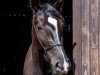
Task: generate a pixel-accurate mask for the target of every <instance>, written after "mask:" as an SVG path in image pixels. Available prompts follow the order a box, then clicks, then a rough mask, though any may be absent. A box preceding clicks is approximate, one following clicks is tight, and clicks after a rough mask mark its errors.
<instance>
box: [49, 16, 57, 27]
mask: <svg viewBox="0 0 100 75" xmlns="http://www.w3.org/2000/svg"><path fill="white" fill-rule="evenodd" d="M48 22H49V23H51V24H52V25H54V26H57V20H56V19H54V18H52V17H48Z"/></svg>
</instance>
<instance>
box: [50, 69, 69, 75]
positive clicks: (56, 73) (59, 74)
mask: <svg viewBox="0 0 100 75" xmlns="http://www.w3.org/2000/svg"><path fill="white" fill-rule="evenodd" d="M52 72H53V75H63V74H68V71H66V72H63V71H60V72H58V71H57V70H56V69H54V68H53V67H52Z"/></svg>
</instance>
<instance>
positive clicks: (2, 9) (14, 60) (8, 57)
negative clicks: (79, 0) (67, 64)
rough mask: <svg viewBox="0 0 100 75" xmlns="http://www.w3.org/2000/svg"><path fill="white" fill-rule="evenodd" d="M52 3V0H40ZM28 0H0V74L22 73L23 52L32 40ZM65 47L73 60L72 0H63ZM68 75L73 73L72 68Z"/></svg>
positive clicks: (12, 74)
mask: <svg viewBox="0 0 100 75" xmlns="http://www.w3.org/2000/svg"><path fill="white" fill-rule="evenodd" d="M40 1H41V2H42V3H45V2H49V3H54V2H55V0H40ZM28 6H29V0H0V30H1V35H0V37H1V41H0V43H1V46H0V47H1V49H0V73H1V74H0V75H23V74H22V72H23V65H24V59H25V55H26V52H27V50H28V48H29V45H30V43H31V17H32V14H31V11H30V10H29V7H28ZM62 15H63V17H64V18H65V21H66V23H65V25H66V26H65V27H64V33H63V34H64V48H65V50H66V54H67V55H68V57H69V58H70V60H71V63H73V62H72V0H64V6H63V11H62ZM68 75H73V71H72V69H71V70H70V72H69V73H68Z"/></svg>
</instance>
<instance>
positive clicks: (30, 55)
mask: <svg viewBox="0 0 100 75" xmlns="http://www.w3.org/2000/svg"><path fill="white" fill-rule="evenodd" d="M63 26H64V18H63V17H62V16H61V14H60V13H59V12H58V10H57V9H55V8H54V7H53V6H52V5H50V4H48V3H44V4H40V5H39V6H38V11H36V13H34V14H33V18H32V43H31V45H30V47H29V50H28V52H27V54H26V58H25V63H24V70H23V75H63V74H67V73H68V71H69V67H70V63H69V59H68V58H67V56H66V54H65V51H64V48H63Z"/></svg>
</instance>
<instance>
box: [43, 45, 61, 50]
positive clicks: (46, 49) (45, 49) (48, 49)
mask: <svg viewBox="0 0 100 75" xmlns="http://www.w3.org/2000/svg"><path fill="white" fill-rule="evenodd" d="M56 46H63V44H57V45H53V46H51V47H50V48H48V49H45V51H49V50H51V49H52V48H54V47H56Z"/></svg>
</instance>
